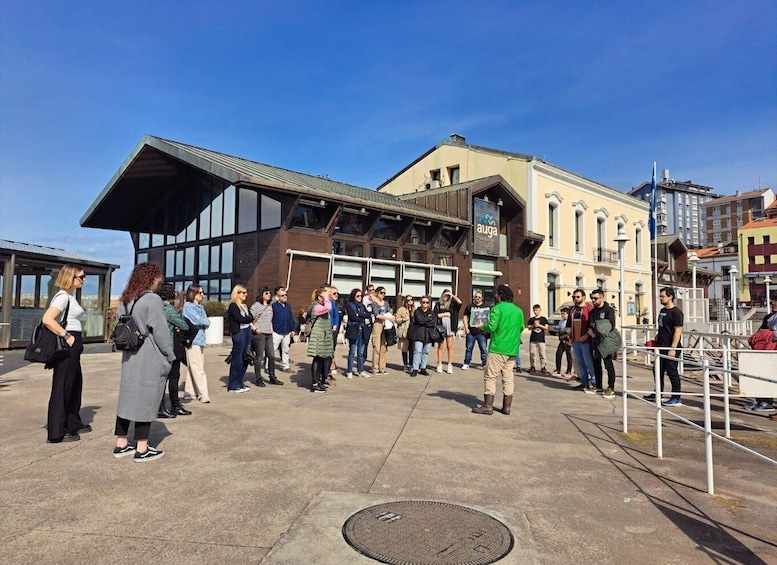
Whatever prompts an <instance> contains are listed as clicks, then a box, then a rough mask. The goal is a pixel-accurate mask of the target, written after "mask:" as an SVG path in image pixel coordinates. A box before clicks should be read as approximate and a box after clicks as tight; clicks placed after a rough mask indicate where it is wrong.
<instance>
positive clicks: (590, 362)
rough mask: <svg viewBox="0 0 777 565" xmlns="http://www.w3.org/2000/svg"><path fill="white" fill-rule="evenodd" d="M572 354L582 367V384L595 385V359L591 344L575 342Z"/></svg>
mask: <svg viewBox="0 0 777 565" xmlns="http://www.w3.org/2000/svg"><path fill="white" fill-rule="evenodd" d="M572 353H573V354H574V356H575V359H577V366H578V367H580V384H582V385H586V386H588V385H589V384H590V385H593V384H594V382H595V379H596V375H595V373H594V358H593V356H592V355H591V344H590V343H588V342H581V341H573V342H572Z"/></svg>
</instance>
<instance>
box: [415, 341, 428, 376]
mask: <svg viewBox="0 0 777 565" xmlns="http://www.w3.org/2000/svg"><path fill="white" fill-rule="evenodd" d="M431 348H432V344H431V343H424V342H422V341H414V342H413V370H414V371H418V370H420V369H426V362H427V361H428V360H429V350H430V349H431Z"/></svg>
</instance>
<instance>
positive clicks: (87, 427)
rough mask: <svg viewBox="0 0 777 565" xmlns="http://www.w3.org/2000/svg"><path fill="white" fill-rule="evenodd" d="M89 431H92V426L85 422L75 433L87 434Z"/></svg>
mask: <svg viewBox="0 0 777 565" xmlns="http://www.w3.org/2000/svg"><path fill="white" fill-rule="evenodd" d="M91 431H92V426H90V425H89V424H86V425H85V426H83V427H81V428H78V431H77V432H76V433H79V434H88V433H89V432H91Z"/></svg>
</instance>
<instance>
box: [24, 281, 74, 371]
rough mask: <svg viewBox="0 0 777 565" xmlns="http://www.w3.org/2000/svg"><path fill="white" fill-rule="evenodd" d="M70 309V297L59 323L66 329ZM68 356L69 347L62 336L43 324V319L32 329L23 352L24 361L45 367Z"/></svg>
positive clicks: (48, 367)
mask: <svg viewBox="0 0 777 565" xmlns="http://www.w3.org/2000/svg"><path fill="white" fill-rule="evenodd" d="M69 311H70V297H69V296H68V299H67V306H65V311H64V312H63V314H62V321H60V322H59V325H60V326H62V327H63V328H65V329H67V314H68V312H69ZM68 357H70V347H69V346H68V344H67V342H66V341H65V338H64V337H61V336H58V335H57V334H55V333H54V332H52V331H51V330H50V329H48V328H47V327H46V326H45V325H44V324H43V320H41V322H40V323H39V324H38V325H37V326H36V328H35V329H34V330H32V336H30V343H28V344H27V350H26V351H25V352H24V359H25V361H29V362H30V363H44V367H45V368H46V369H51V368H52V367H54V365H55V364H56V363H58V362H59V361H61V360H62V359H66V358H68Z"/></svg>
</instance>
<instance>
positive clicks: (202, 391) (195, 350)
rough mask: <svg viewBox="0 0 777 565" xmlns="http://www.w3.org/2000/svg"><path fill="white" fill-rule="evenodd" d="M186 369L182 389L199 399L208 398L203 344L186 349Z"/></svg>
mask: <svg viewBox="0 0 777 565" xmlns="http://www.w3.org/2000/svg"><path fill="white" fill-rule="evenodd" d="M186 365H187V367H188V368H189V370H188V371H187V376H186V382H185V383H184V387H183V390H184V392H185V393H186V394H188V395H190V396H195V397H199V398H200V400H203V401H205V400H210V395H209V394H208V377H207V375H206V374H205V346H203V345H192V346H191V347H190V348H189V349H187V350H186Z"/></svg>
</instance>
